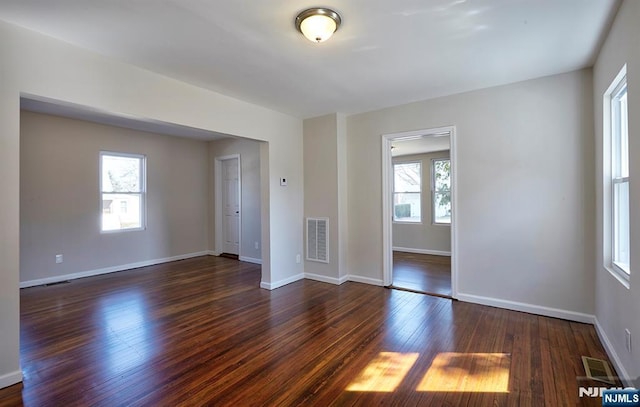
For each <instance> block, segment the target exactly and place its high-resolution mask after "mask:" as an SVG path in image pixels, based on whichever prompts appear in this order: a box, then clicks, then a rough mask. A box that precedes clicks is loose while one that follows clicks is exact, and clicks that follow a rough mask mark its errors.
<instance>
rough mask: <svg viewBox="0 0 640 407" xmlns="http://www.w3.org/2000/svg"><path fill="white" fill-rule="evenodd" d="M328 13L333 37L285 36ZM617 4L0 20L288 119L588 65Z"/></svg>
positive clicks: (407, 2)
mask: <svg viewBox="0 0 640 407" xmlns="http://www.w3.org/2000/svg"><path fill="white" fill-rule="evenodd" d="M312 6H327V7H331V8H333V9H335V10H336V11H338V12H339V13H340V15H341V16H342V20H343V25H342V27H341V28H340V29H339V30H338V32H336V34H335V35H334V37H333V38H331V39H330V40H329V41H327V42H324V43H321V44H314V43H312V42H310V41H308V40H306V39H305V38H304V37H303V36H302V35H301V34H300V33H298V32H297V31H296V30H295V28H294V23H293V21H294V18H295V16H296V15H297V13H298V12H300V11H301V10H303V9H305V8H307V7H312ZM617 6H618V2H617V0H348V1H347V0H325V1H323V2H321V3H320V4H319V3H316V2H315V1H310V0H295V1H294V0H269V1H257V0H234V1H230V0H2V1H0V19H2V20H5V21H8V22H10V23H14V24H17V25H20V26H23V27H26V28H29V29H32V30H35V31H38V32H41V33H44V34H47V35H50V36H52V37H55V38H58V39H61V40H63V41H66V42H69V43H71V44H75V45H78V46H80V47H84V48H87V49H90V50H93V51H95V52H98V53H100V54H104V55H108V56H111V57H113V58H116V59H119V60H122V61H126V62H128V63H131V64H134V65H138V66H141V67H144V68H147V69H149V70H151V71H155V72H158V73H161V74H164V75H167V76H170V77H173V78H177V79H180V80H183V81H185V82H189V83H192V84H195V85H198V86H201V87H204V88H208V89H211V90H214V91H217V92H220V93H223V94H226V95H229V96H232V97H236V98H238V99H242V100H246V101H249V102H253V103H257V104H260V105H263V106H267V107H270V108H272V109H275V110H279V111H282V112H285V113H288V114H291V115H294V116H296V117H300V118H307V117H313V116H318V115H322V114H326V113H332V112H342V113H347V114H351V113H357V112H363V111H369V110H374V109H379V108H383V107H388V106H394V105H399V104H403V103H408V102H412V101H417V100H424V99H429V98H434V97H438V96H443V95H448V94H454V93H459V92H464V91H468V90H473V89H480V88H485V87H490V86H496V85H500V84H505V83H511V82H516V81H520V80H526V79H531V78H536V77H542V76H547V75H552V74H557V73H562V72H568V71H572V70H576V69H580V68H584V67H587V66H590V65H591V64H592V63H593V59H594V55H595V53H596V52H597V49H598V46H599V41H600V39H601V38H602V35H603V33H604V30H606V28H607V26H608V23H609V21H611V18H612V16H613V13H614V12H615V11H616V9H617Z"/></svg>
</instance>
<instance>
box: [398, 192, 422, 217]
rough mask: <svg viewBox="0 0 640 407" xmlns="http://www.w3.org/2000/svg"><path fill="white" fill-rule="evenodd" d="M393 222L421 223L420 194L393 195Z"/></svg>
mask: <svg viewBox="0 0 640 407" xmlns="http://www.w3.org/2000/svg"><path fill="white" fill-rule="evenodd" d="M393 220H395V221H401V222H420V220H421V213H420V193H419V192H410V193H396V194H393Z"/></svg>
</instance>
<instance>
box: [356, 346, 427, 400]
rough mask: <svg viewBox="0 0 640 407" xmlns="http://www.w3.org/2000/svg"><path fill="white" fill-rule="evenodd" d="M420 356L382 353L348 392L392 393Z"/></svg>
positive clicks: (359, 376)
mask: <svg viewBox="0 0 640 407" xmlns="http://www.w3.org/2000/svg"><path fill="white" fill-rule="evenodd" d="M418 356H419V354H418V353H398V352H380V353H379V354H378V356H376V358H375V359H373V360H372V361H371V362H369V364H368V365H367V366H366V367H365V368H364V370H363V371H362V372H360V374H359V375H358V377H356V378H355V379H354V380H353V381H352V382H351V384H349V386H348V387H347V390H348V391H372V392H373V391H375V392H392V391H394V390H395V389H396V388H397V387H398V386H399V385H400V383H402V380H403V379H404V377H405V376H406V375H407V373H408V372H409V370H410V369H411V367H412V366H413V364H414V363H415V362H416V360H417V359H418Z"/></svg>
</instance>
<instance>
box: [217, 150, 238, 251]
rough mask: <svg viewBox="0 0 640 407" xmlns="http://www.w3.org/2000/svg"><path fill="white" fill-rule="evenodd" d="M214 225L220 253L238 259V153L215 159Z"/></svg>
mask: <svg viewBox="0 0 640 407" xmlns="http://www.w3.org/2000/svg"><path fill="white" fill-rule="evenodd" d="M214 167H215V171H214V172H215V185H214V188H215V199H216V208H215V216H216V220H215V224H216V242H219V250H220V255H221V256H224V257H230V258H234V259H236V260H237V259H238V257H239V255H240V234H241V233H242V232H241V228H240V225H241V220H240V219H241V213H240V207H241V202H242V196H241V191H242V188H241V184H240V183H241V178H240V176H241V171H240V154H233V155H228V156H224V157H216V158H215V164H214Z"/></svg>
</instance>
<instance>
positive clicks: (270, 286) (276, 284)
mask: <svg viewBox="0 0 640 407" xmlns="http://www.w3.org/2000/svg"><path fill="white" fill-rule="evenodd" d="M303 278H304V274H303V273H300V274H297V275H295V276H291V277H288V278H285V279H282V280H280V281H276V282H274V283H266V282H264V281H261V282H260V288H264V289H265V290H275V289H276V288H280V287H282V286H285V285H287V284H291V283H295V282H296V281H298V280H302V279H303Z"/></svg>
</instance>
